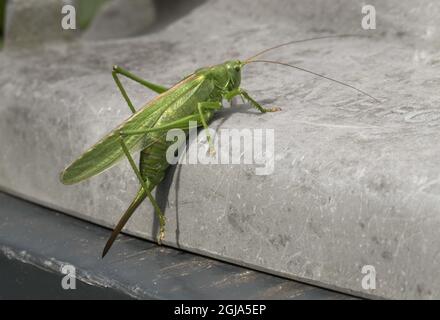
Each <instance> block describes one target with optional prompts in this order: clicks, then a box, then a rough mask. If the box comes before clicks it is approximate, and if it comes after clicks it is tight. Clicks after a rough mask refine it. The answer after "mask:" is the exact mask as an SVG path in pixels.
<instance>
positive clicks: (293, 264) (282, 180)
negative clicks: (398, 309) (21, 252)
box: [0, 0, 440, 298]
mask: <svg viewBox="0 0 440 320" xmlns="http://www.w3.org/2000/svg"><path fill="white" fill-rule="evenodd" d="M362 3H363V2H362V1H349V0H344V1H342V0H340V1H324V0H315V1H310V0H307V1H306V0H303V1H296V2H290V1H250V0H248V1H240V2H237V1H232V0H228V1H207V2H205V3H204V4H202V5H200V6H198V7H196V8H194V9H193V10H192V11H191V12H189V13H188V14H187V15H186V16H184V17H182V18H180V19H179V20H177V21H175V22H174V23H171V24H169V25H167V26H166V27H164V28H163V29H161V30H157V31H156V32H154V33H151V34H149V35H146V36H144V37H139V38H136V39H131V40H130V39H127V40H112V41H102V42H97V41H95V42H93V43H76V44H72V45H67V44H64V45H63V46H61V45H60V46H58V47H50V48H46V49H44V50H41V51H38V52H35V51H34V52H32V53H29V52H26V51H23V52H21V53H14V55H12V54H10V53H3V54H2V55H1V56H0V68H1V70H8V72H7V73H6V72H2V73H1V75H0V93H1V96H2V101H1V103H0V145H1V146H2V153H1V161H0V185H1V187H2V188H3V189H6V190H9V191H10V192H14V193H19V194H21V195H24V196H25V197H26V198H28V199H33V200H35V201H37V202H39V203H43V204H46V205H48V206H50V207H53V208H58V209H61V210H63V211H65V212H69V213H71V214H74V215H76V216H80V217H83V218H86V219H88V220H90V221H94V222H97V223H100V224H102V225H106V226H112V225H114V223H115V222H116V221H117V220H118V218H119V216H120V214H121V212H122V211H123V210H124V209H125V208H126V206H127V205H128V203H129V201H130V200H131V198H132V196H133V195H134V193H135V190H136V188H137V183H136V179H135V177H134V175H133V174H132V173H131V171H130V170H129V168H128V164H127V163H126V162H123V163H121V164H120V165H118V166H117V167H115V168H113V169H111V170H109V171H106V172H105V173H103V174H102V175H100V176H98V177H95V178H93V179H91V180H89V181H86V182H84V183H81V184H79V185H74V186H70V187H66V186H62V185H61V184H60V183H59V182H58V173H59V171H60V170H61V169H62V168H63V167H64V166H65V165H66V164H67V163H69V162H70V161H71V160H72V159H74V158H75V157H77V156H78V155H79V154H80V153H81V152H83V151H84V150H85V148H87V147H88V146H90V145H91V144H93V143H94V142H95V141H97V140H98V139H99V138H100V137H101V136H102V135H103V134H104V133H106V132H107V131H109V130H110V129H112V128H114V127H115V126H116V125H118V124H119V123H120V122H121V121H122V120H123V119H125V118H126V117H128V116H129V110H128V108H127V107H126V106H125V104H124V101H123V99H122V97H121V96H120V94H119V93H118V91H117V90H116V88H115V85H114V83H113V80H112V78H111V75H110V68H111V65H113V64H119V65H121V66H125V67H126V68H128V69H130V70H132V71H134V72H136V73H137V74H139V75H142V76H144V77H145V78H147V79H149V80H152V81H155V82H158V83H162V84H165V85H171V84H173V83H175V82H176V81H178V80H179V79H180V78H181V77H182V76H184V75H186V74H188V73H190V72H192V71H193V70H194V69H197V68H199V67H200V66H203V65H209V64H213V63H217V62H222V61H224V60H227V59H235V58H243V57H247V56H250V55H251V54H252V53H255V52H256V51H258V50H260V49H262V48H266V47H268V46H271V45H274V44H278V43H281V42H285V41H287V40H290V39H301V38H304V37H309V36H315V35H322V34H328V33H338V34H341V33H349V32H355V33H361V34H369V35H372V36H373V38H370V39H367V38H360V39H353V38H350V39H349V38H346V39H338V40H323V41H318V42H313V43H304V44H300V45H296V46H292V47H289V48H284V49H283V50H280V51H278V52H274V53H272V54H270V55H268V57H271V58H274V59H279V60H282V61H285V62H290V63H296V64H297V65H301V66H303V67H306V68H310V69H313V70H314V71H317V72H321V73H323V74H326V75H329V76H333V77H336V78H338V79H341V80H344V81H346V82H349V83H350V84H353V85H356V86H358V87H360V88H362V89H363V90H366V91H367V92H369V93H371V94H373V95H374V96H376V97H377V98H379V99H380V100H381V101H382V103H380V104H377V103H375V102H374V101H371V100H370V99H368V98H366V97H364V96H361V95H359V94H357V93H356V92H354V91H351V90H350V89H348V88H345V87H341V86H338V85H337V84H333V83H330V82H326V81H325V80H321V79H318V78H316V77H313V76H311V75H309V74H304V73H300V72H296V71H293V70H290V69H285V68H282V67H278V66H269V65H267V66H264V65H262V64H258V65H257V64H255V65H249V66H248V67H247V68H246V69H245V70H244V73H243V81H242V86H243V88H246V89H248V91H249V92H250V93H251V94H252V95H253V96H254V97H255V98H256V99H257V100H259V101H261V102H263V103H265V104H268V105H276V106H279V107H281V108H282V109H283V111H282V112H280V113H275V114H266V115H260V114H258V113H255V112H254V111H253V109H251V108H250V107H249V106H242V107H241V108H236V109H233V110H224V111H222V112H220V113H219V114H218V116H217V118H216V120H215V121H214V122H213V124H212V127H213V128H274V129H275V153H276V157H275V171H274V173H273V174H272V175H269V176H256V175H255V166H244V165H231V166H227V165H184V166H179V167H177V168H176V169H175V170H172V171H171V172H170V174H169V176H168V180H167V181H165V182H164V183H163V184H162V185H161V186H160V187H159V188H158V192H157V197H158V200H159V201H160V202H161V203H162V205H163V206H164V207H165V209H166V216H167V219H168V232H167V234H166V241H165V242H166V244H169V245H171V246H180V247H182V248H185V249H188V250H190V251H194V252H199V253H202V254H205V255H208V256H213V257H217V258H220V259H222V260H227V261H233V262H235V263H238V264H241V265H246V266H252V267H254V268H257V269H260V270H266V271H269V272H271V273H275V274H281V275H285V276H287V277H290V278H293V279H300V280H302V281H306V282H311V283H318V284H320V285H322V286H325V287H329V288H333V289H337V290H342V291H346V292H352V293H353V292H354V293H356V294H358V295H368V296H373V297H386V298H440V293H439V292H440V291H439V290H440V271H439V270H440V269H439V268H438V262H439V261H438V260H439V252H440V251H439V248H440V236H439V232H438V230H439V229H440V217H439V210H440V174H439V166H438V159H439V157H440V148H439V147H438V144H437V143H436V142H437V141H438V140H439V138H440V132H439V130H438V128H439V121H440V109H439V101H440V94H439V86H440V79H439V76H438V75H439V68H440V55H439V50H438V49H439V48H440V41H439V40H438V39H439V32H440V31H439V25H438V16H439V15H440V5H439V4H438V3H437V2H436V1H420V2H418V3H415V2H412V1H409V0H407V1H397V0H396V1H394V0H389V1H371V4H374V5H376V9H377V13H378V25H377V30H375V31H368V32H367V31H363V30H362V29H361V28H360V21H361V18H362V15H361V9H360V8H361V5H362ZM420 3H422V5H420ZM127 86H128V88H129V93H130V95H131V96H132V97H134V101H135V102H136V104H137V105H142V104H143V103H145V101H148V100H149V99H151V98H152V97H153V96H154V94H152V93H151V92H148V91H145V89H144V88H142V87H140V86H138V85H135V84H131V83H127ZM155 226H156V224H155V222H154V218H153V214H152V211H151V207H150V206H149V205H148V204H144V205H143V206H142V208H140V210H139V211H138V212H137V214H136V215H135V216H134V217H133V219H132V220H131V221H130V223H129V224H128V228H127V232H129V233H131V234H136V235H140V236H142V237H145V238H149V239H152V238H153V237H154V236H153V234H154V231H155ZM113 250H118V247H117V246H115V247H114V248H113ZM364 265H373V266H375V268H376V271H377V288H376V290H370V291H366V290H363V289H362V287H361V280H362V277H363V274H362V273H361V269H362V266H364Z"/></svg>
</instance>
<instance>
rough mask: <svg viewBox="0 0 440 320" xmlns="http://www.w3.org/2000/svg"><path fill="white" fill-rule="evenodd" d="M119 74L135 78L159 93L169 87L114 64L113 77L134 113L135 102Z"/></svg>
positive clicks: (134, 79) (131, 78)
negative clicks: (128, 93) (132, 100)
mask: <svg viewBox="0 0 440 320" xmlns="http://www.w3.org/2000/svg"><path fill="white" fill-rule="evenodd" d="M118 74H120V75H123V76H125V77H127V78H128V79H130V80H133V81H135V82H137V83H140V84H141V85H143V86H145V87H147V88H148V89H151V90H153V91H154V92H156V93H159V94H160V93H163V92H165V91H167V90H168V88H166V87H164V86H161V85H159V84H155V83H152V82H150V81H147V80H144V79H142V78H140V77H138V76H136V75H134V74H132V73H131V72H129V71H127V70H125V69H124V68H121V67H119V66H113V71H112V76H113V79H114V80H115V82H116V85H117V86H118V88H119V91H121V94H122V96H123V97H124V99H125V101H126V102H127V104H128V107H129V108H130V110H131V112H133V113H135V112H136V109H135V108H134V106H133V103H132V102H131V100H130V98H129V97H128V95H127V91H125V88H124V86H123V85H122V83H121V81H120V80H119V77H118Z"/></svg>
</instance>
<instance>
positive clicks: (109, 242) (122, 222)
mask: <svg viewBox="0 0 440 320" xmlns="http://www.w3.org/2000/svg"><path fill="white" fill-rule="evenodd" d="M146 197H147V193H146V192H145V191H144V189H143V188H140V189H139V191H138V192H137V194H136V197H135V198H134V199H133V201H132V202H131V204H130V205H129V207H128V208H127V210H126V211H125V213H124V214H123V215H122V217H121V219H120V220H119V222H118V224H117V225H116V227H115V229H114V230H113V232H112V234H111V235H110V237H109V239H108V240H107V243H106V244H105V247H104V250H103V251H102V257H103V258H104V257H105V255H106V254H107V252H108V251H109V250H110V248H111V246H112V245H113V242H115V240H116V238H117V236H118V234H119V233H120V232H121V230H122V229H123V228H124V226H125V224H126V223H127V221H128V219H130V217H131V216H132V215H133V213H134V212H135V211H136V209H137V208H138V207H139V205H140V204H141V203H142V201H144V199H145V198H146Z"/></svg>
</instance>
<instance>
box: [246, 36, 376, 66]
mask: <svg viewBox="0 0 440 320" xmlns="http://www.w3.org/2000/svg"><path fill="white" fill-rule="evenodd" d="M348 37H357V38H359V37H368V36H365V35H357V34H340V35H333V36H321V37H314V38H307V39H301V40H293V41H289V42H285V43H282V44H279V45H276V46H274V47H271V48H267V49H264V50H262V51H260V52H258V53H257V54H255V55H253V56H252V57H250V58H247V59H246V60H245V62H246V61H251V60H253V59H254V58H256V57H258V56H261V55H262V54H264V53H266V52H269V51H272V50H275V49H278V48H281V47H285V46H288V45H291V44H294V43H301V42H307V41H314V40H321V39H331V38H348Z"/></svg>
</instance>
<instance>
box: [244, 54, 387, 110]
mask: <svg viewBox="0 0 440 320" xmlns="http://www.w3.org/2000/svg"><path fill="white" fill-rule="evenodd" d="M254 62H261V63H273V64H278V65H282V66H286V67H290V68H294V69H297V70H300V71H304V72H307V73H311V74H313V75H315V76H318V77H321V78H324V79H327V80H330V81H333V82H336V83H338V84H340V85H343V86H346V87H349V88H351V89H353V90H356V91H358V92H360V93H362V94H363V95H366V96H368V97H370V98H371V99H373V100H375V101H376V102H378V103H380V101H379V100H378V99H376V98H375V97H373V96H372V95H370V94H368V93H366V92H365V91H362V90H361V89H358V88H356V87H354V86H352V85H350V84H347V83H344V82H342V81H339V80H336V79H333V78H330V77H327V76H324V75H322V74H319V73H316V72H313V71H310V70H307V69H304V68H301V67H297V66H294V65H292V64H288V63H284V62H280V61H272V60H250V61H249V60H248V61H247V62H244V63H243V64H248V63H254Z"/></svg>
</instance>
